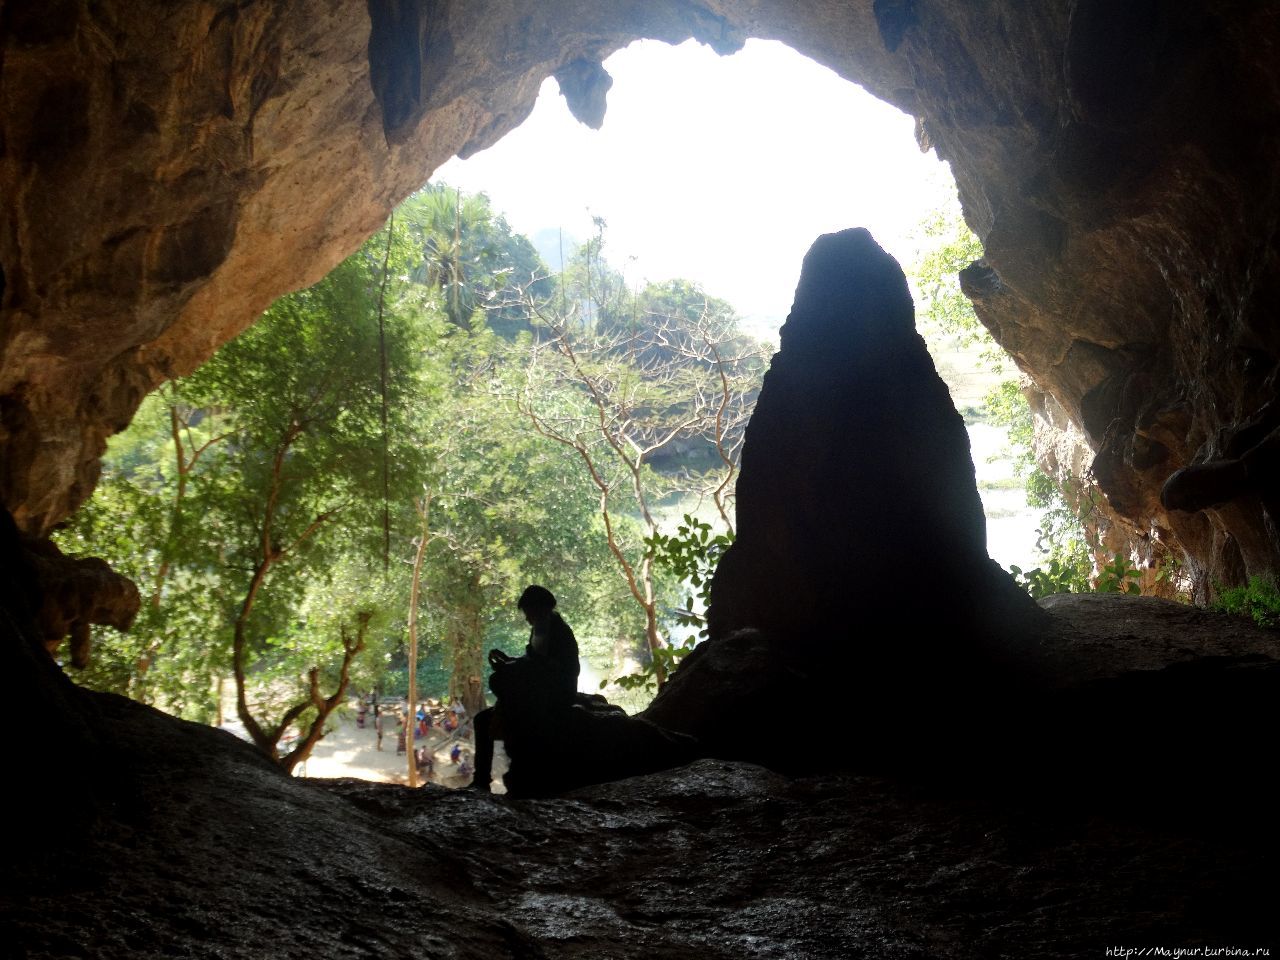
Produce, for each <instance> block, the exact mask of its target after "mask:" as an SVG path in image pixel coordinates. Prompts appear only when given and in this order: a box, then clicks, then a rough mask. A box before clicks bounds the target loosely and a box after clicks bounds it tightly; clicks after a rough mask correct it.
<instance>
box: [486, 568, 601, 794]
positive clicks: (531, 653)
mask: <svg viewBox="0 0 1280 960" xmlns="http://www.w3.org/2000/svg"><path fill="white" fill-rule="evenodd" d="M516 606H518V607H519V608H520V611H521V612H522V613H523V614H524V618H525V619H526V620H527V621H529V626H530V628H531V629H530V631H529V643H528V645H527V646H526V647H525V652H524V656H523V657H515V658H513V657H510V656H508V655H507V654H505V653H503V652H502V651H501V650H496V649H495V650H490V651H489V666H491V667H492V668H493V676H492V677H490V679H489V688H490V689H491V690H493V692H494V694H495V695H496V696H497V698H498V703H497V704H496V705H495V706H493V707H490V708H489V709H487V710H481V711H480V712H479V713H478V714H476V717H475V735H476V772H475V778H474V779H473V780H472V781H471V786H472V787H474V788H475V789H478V790H484V791H486V792H487V791H488V789H489V781H490V779H491V778H492V775H493V743H494V741H495V740H499V739H502V740H505V739H506V738H507V735H508V733H509V732H515V733H516V734H517V735H519V734H520V732H521V731H522V730H524V731H532V730H535V729H538V728H541V727H543V726H545V725H546V723H547V722H548V721H552V722H554V720H555V719H556V717H557V715H559V714H562V713H565V712H567V711H568V709H569V708H570V707H571V706H573V700H574V695H575V694H576V693H577V692H578V670H579V665H578V640H577V638H576V637H574V635H573V631H572V630H571V629H569V625H568V624H567V623H565V622H564V618H563V617H561V616H560V614H558V613H557V612H556V598H555V596H554V595H553V594H552V593H551V591H550V590H548V589H547V588H546V587H540V586H537V585H536V584H535V585H533V586H530V587H527V588H526V589H525V591H524V593H522V594H521V595H520V599H519V601H517V604H516Z"/></svg>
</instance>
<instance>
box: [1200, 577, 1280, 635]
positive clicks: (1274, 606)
mask: <svg viewBox="0 0 1280 960" xmlns="http://www.w3.org/2000/svg"><path fill="white" fill-rule="evenodd" d="M1209 609H1210V610H1218V611H1220V612H1222V613H1231V614H1235V615H1236V616H1240V617H1249V618H1250V619H1252V620H1253V622H1254V623H1256V624H1257V625H1258V626H1260V627H1280V588H1277V586H1276V581H1275V580H1274V579H1271V578H1269V577H1262V576H1253V577H1250V578H1249V582H1248V583H1247V584H1245V585H1244V586H1242V587H1227V588H1222V587H1219V588H1218V598H1217V599H1216V600H1214V601H1213V603H1212V604H1210V606H1209Z"/></svg>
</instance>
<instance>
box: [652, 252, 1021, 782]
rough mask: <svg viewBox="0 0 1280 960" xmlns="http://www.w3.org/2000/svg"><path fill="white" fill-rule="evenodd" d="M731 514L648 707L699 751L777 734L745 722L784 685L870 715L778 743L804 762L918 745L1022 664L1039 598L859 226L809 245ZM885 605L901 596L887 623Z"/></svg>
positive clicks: (894, 273)
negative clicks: (992, 551) (996, 521)
mask: <svg viewBox="0 0 1280 960" xmlns="http://www.w3.org/2000/svg"><path fill="white" fill-rule="evenodd" d="M736 526H737V538H736V540H735V541H734V543H733V545H732V546H731V547H730V548H729V549H728V551H726V553H725V555H724V557H723V558H721V560H720V563H719V565H718V566H717V568H716V572H715V576H714V578H713V580H712V584H711V604H710V607H709V610H708V627H709V632H710V639H709V640H708V641H707V642H706V643H705V644H703V646H702V648H701V649H700V650H698V651H695V652H694V653H693V654H692V655H691V656H690V657H689V659H688V660H687V661H686V663H685V665H684V666H683V667H682V668H681V670H680V671H679V672H678V673H677V676H676V678H675V679H674V680H673V682H672V683H671V684H669V685H668V687H667V688H666V689H664V690H663V691H662V692H661V693H660V694H659V696H658V698H657V700H656V701H655V703H654V704H653V706H652V707H651V708H650V710H649V711H648V712H647V714H646V715H647V716H649V717H650V718H651V719H653V720H655V722H657V723H660V724H663V725H666V726H668V727H671V728H673V729H677V730H681V731H683V732H687V733H690V734H693V735H694V736H696V737H698V738H699V739H700V740H702V741H703V742H704V743H705V744H707V746H708V749H709V750H710V752H711V753H712V754H713V755H716V756H722V757H730V758H739V757H741V758H744V759H749V760H753V761H757V762H769V758H770V757H773V756H778V755H779V754H778V753H777V748H778V747H779V746H782V745H780V744H775V743H773V742H771V741H770V740H769V739H768V738H765V739H762V740H760V741H756V740H744V739H743V738H742V736H741V730H742V729H745V728H747V727H749V726H750V725H751V724H752V723H753V722H754V718H756V717H759V716H762V715H767V714H768V712H770V711H771V710H772V709H773V705H774V704H777V703H795V702H803V703H805V705H806V710H807V711H808V712H809V713H810V714H811V718H810V719H811V722H812V723H813V724H814V725H815V726H816V727H817V728H819V729H825V728H836V727H840V726H848V727H851V728H858V729H861V730H866V729H867V728H869V727H871V726H874V727H875V732H874V733H870V732H868V733H864V734H861V735H857V736H848V737H840V738H838V739H837V740H836V741H835V744H834V745H828V744H823V745H822V746H821V747H818V748H817V755H816V756H815V755H814V751H813V747H814V742H813V741H806V742H804V743H801V744H799V745H797V746H796V747H795V748H792V749H790V750H788V751H786V752H785V753H784V754H783V755H785V756H787V757H788V759H789V760H790V761H792V762H793V763H794V764H795V765H796V766H797V767H798V768H801V769H806V768H807V769H812V768H813V767H814V766H817V765H821V764H822V763H824V762H828V763H829V762H830V761H831V760H832V759H838V761H841V762H843V761H847V760H850V759H853V758H861V759H865V758H866V757H868V756H878V757H883V756H886V755H887V754H894V755H898V756H917V755H919V754H920V751H921V750H927V751H928V752H930V753H932V752H936V749H937V747H936V742H935V741H936V739H937V738H936V737H935V736H934V734H933V732H932V731H933V730H934V729H935V728H936V727H938V726H940V725H944V724H947V723H950V721H947V720H945V719H944V718H946V717H948V716H949V715H950V714H952V713H953V712H954V710H955V708H956V706H957V705H958V704H959V703H962V702H963V703H967V702H968V701H970V700H973V699H978V700H984V699H990V698H993V697H996V696H999V695H1000V694H1001V693H1002V692H1004V691H1008V690H1015V689H1018V688H1020V687H1023V686H1025V684H1026V683H1027V681H1028V680H1029V679H1030V678H1029V677H1028V676H1027V674H1026V671H1025V669H1024V668H1023V667H1022V666H1021V665H1020V663H1021V661H1024V660H1025V659H1026V658H1027V656H1028V655H1029V654H1030V653H1031V652H1032V651H1033V647H1034V643H1035V636H1036V633H1037V631H1038V630H1040V629H1042V628H1043V623H1042V622H1041V620H1042V615H1041V613H1040V611H1039V609H1038V608H1037V607H1036V605H1035V604H1034V603H1033V602H1032V601H1031V599H1030V598H1029V597H1028V596H1027V595H1026V593H1024V592H1023V591H1022V590H1021V589H1020V588H1018V587H1017V586H1016V585H1015V584H1014V583H1013V581H1012V580H1011V579H1010V578H1009V576H1008V575H1007V574H1006V573H1004V571H1002V570H1000V569H999V567H998V566H996V564H995V563H994V562H993V561H992V560H991V559H990V558H989V557H988V556H987V552H986V519H985V517H984V516H983V512H982V502H981V501H980V500H979V498H978V491H977V487H976V485H975V482H974V469H973V461H972V459H971V458H970V455H969V438H968V434H967V433H966V431H965V427H964V422H963V421H962V420H961V418H960V415H959V414H958V413H956V410H955V407H954V406H953V405H952V403H951V397H950V396H949V394H948V393H947V388H946V385H945V384H944V383H943V382H942V380H941V378H939V376H938V374H937V371H936V370H935V369H934V366H933V361H932V359H931V358H930V356H929V352H928V350H927V349H926V347H925V344H924V341H923V340H922V339H921V338H920V336H919V335H918V334H917V333H916V331H915V314H914V309H913V306H912V302H911V295H910V292H909V291H908V289H907V281H906V278H905V277H904V276H903V273H902V270H901V268H900V267H899V266H898V264H897V263H896V262H895V261H894V259H893V258H892V257H890V256H889V255H888V254H887V253H885V252H884V250H882V249H881V248H880V247H879V245H877V244H876V242H875V241H874V240H873V239H872V237H871V235H870V234H869V233H868V232H867V231H866V230H862V229H853V230H845V231H842V232H840V233H836V234H827V235H825V236H823V237H820V238H818V240H817V241H816V242H815V243H814V245H813V247H812V248H811V249H810V251H809V253H808V254H807V255H806V257H805V261H804V266H803V269H802V272H801V275H800V281H799V285H798V286H797V288H796V297H795V303H794V305H793V306H792V309H791V314H790V316H789V317H788V318H787V322H786V324H785V325H784V326H783V328H782V336H781V349H780V350H779V352H778V353H777V354H775V355H774V357H773V360H772V363H771V364H770V367H769V371H768V373H767V374H766V375H765V378H764V384H763V386H762V387H761V390H760V396H759V399H758V400H757V402H756V408H755V412H754V414H753V415H752V418H751V422H750V424H748V426H747V432H746V438H745V441H744V444H743V452H742V472H741V475H740V476H739V479H738V483H737V525H736ZM880 610H904V611H905V610H910V611H911V614H910V617H909V618H908V619H907V620H906V621H905V622H904V623H903V624H901V625H897V626H890V625H889V624H887V623H885V622H884V620H883V618H882V616H881V615H880V614H879V613H878V612H877V611H880ZM744 631H749V632H746V633H744ZM738 661H741V663H739V662H738ZM819 691H820V692H819ZM815 694H817V695H816V696H815ZM951 725H952V726H955V724H954V723H951ZM744 747H754V748H755V752H748V753H745V754H744V753H743V752H742V750H743V749H744Z"/></svg>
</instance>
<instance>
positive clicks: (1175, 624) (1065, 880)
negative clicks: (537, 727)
mask: <svg viewBox="0 0 1280 960" xmlns="http://www.w3.org/2000/svg"><path fill="white" fill-rule="evenodd" d="M1044 647H1045V648H1046V650H1048V651H1051V652H1052V657H1053V659H1054V662H1055V663H1057V664H1059V665H1060V666H1061V667H1062V671H1061V672H1062V675H1063V676H1064V677H1066V678H1068V679H1067V680H1066V681H1065V682H1066V683H1068V684H1073V685H1077V686H1078V685H1080V684H1084V685H1088V684H1089V683H1093V682H1097V681H1105V680H1106V679H1107V678H1109V677H1113V676H1116V675H1118V674H1123V673H1126V672H1131V671H1132V670H1133V669H1134V668H1140V669H1143V670H1147V671H1148V673H1149V675H1152V676H1154V675H1156V674H1158V673H1159V672H1160V671H1159V670H1158V669H1156V668H1158V667H1160V666H1163V665H1165V664H1167V663H1169V662H1170V661H1171V660H1178V659H1180V658H1185V657H1189V656H1191V655H1192V654H1191V653H1190V651H1194V650H1198V649H1208V650H1210V651H1212V652H1215V653H1217V654H1219V655H1221V656H1224V657H1230V658H1231V659H1232V660H1233V661H1235V662H1240V663H1243V662H1244V661H1245V659H1246V658H1247V657H1248V656H1250V655H1251V654H1252V655H1257V654H1259V653H1262V652H1264V651H1267V650H1270V651H1274V650H1275V648H1276V639H1275V634H1274V633H1267V632H1265V631H1261V630H1259V629H1257V628H1255V627H1253V626H1252V625H1251V624H1248V623H1246V622H1243V621H1235V620H1232V619H1231V618H1228V617H1225V616H1222V615H1213V614H1206V613H1204V612H1202V611H1197V610H1194V609H1190V608H1187V607H1180V606H1175V605H1173V604H1164V603H1160V602H1158V601H1142V600H1134V599H1132V598H1126V597H1102V596H1099V597H1062V598H1059V599H1058V600H1057V601H1055V603H1054V605H1053V606H1052V607H1051V608H1050V610H1049V618H1048V621H1047V629H1046V632H1045V635H1044ZM1273 663H1274V661H1273ZM673 682H674V681H673ZM1271 696H1272V697H1274V687H1273V692H1272V694H1271ZM80 697H81V699H83V700H84V701H85V704H84V708H85V709H87V710H90V711H91V712H92V714H93V717H94V720H93V723H94V728H95V733H96V736H97V738H98V748H97V754H96V756H97V757H99V758H102V759H103V760H104V762H101V763H98V764H96V765H95V767H94V768H93V776H92V779H88V778H83V777H81V778H78V779H80V781H81V782H80V789H81V790H84V791H90V792H92V794H93V795H94V797H95V798H96V800H97V802H98V805H97V806H96V808H95V809H96V811H97V814H98V816H97V817H96V819H95V821H94V822H93V824H92V829H91V830H90V829H87V828H86V827H85V826H84V825H81V826H78V827H75V828H73V829H66V827H65V824H62V823H60V824H59V825H60V826H61V827H63V828H62V829H58V830H52V831H49V832H48V833H44V834H41V836H40V837H39V839H38V842H37V843H33V844H30V845H27V846H26V847H25V848H23V849H18V850H15V849H13V844H14V841H15V840H16V839H20V838H22V837H23V836H26V837H31V835H32V833H33V831H32V830H31V829H27V830H18V831H15V830H12V829H11V830H8V831H6V832H5V837H4V840H5V843H6V844H7V845H8V846H7V847H6V849H5V850H4V851H3V856H4V863H5V869H4V870H3V871H0V938H3V940H0V942H3V943H4V945H5V946H4V949H5V950H6V951H8V952H9V953H10V954H11V955H14V956H22V957H26V958H29V960H45V958H62V957H67V956H78V955H85V954H87V955H92V956H94V957H96V958H101V960H112V958H126V957H127V958H130V960H132V958H136V957H152V956H174V955H176V956H186V957H197V958H201V957H215V956H216V957H221V958H246V960H249V958H254V960H256V958H260V957H262V956H263V955H264V953H270V954H271V955H275V956H307V957H312V958H330V957H333V958H337V957H350V956H378V957H385V958H399V957H405V958H408V957H415V958H416V957H456V958H472V957H474V958H484V960H493V958H508V957H509V958H516V960H527V958H536V957H547V958H553V957H565V958H572V957H581V958H583V960H588V958H590V960H595V958H598V957H604V956H607V957H617V958H632V957H634V958H637V960H639V958H649V957H691V956H698V957H710V958H725V960H729V958H735V960H736V958H739V957H744V956H746V957H814V958H831V960H836V958H841V960H842V958H846V957H856V956H876V957H901V958H925V957H930V958H964V960H986V958H989V957H995V956H1035V957H1044V958H1049V957H1063V958H1068V957H1069V958H1077V957H1081V956H1089V955H1092V954H1097V953H1101V952H1103V951H1104V950H1105V948H1106V947H1107V946H1114V945H1166V946H1171V947H1174V946H1176V947H1195V946H1201V945H1221V946H1236V947H1242V948H1243V947H1258V946H1264V945H1272V946H1274V945H1275V935H1276V932H1277V931H1276V926H1275V914H1274V903H1275V901H1276V896H1277V894H1278V893H1280V890H1277V882H1276V877H1275V869H1274V868H1275V857H1276V853H1277V849H1278V843H1280V838H1278V837H1277V833H1276V829H1275V819H1274V816H1273V815H1272V814H1273V811H1271V810H1270V798H1271V796H1272V795H1271V794H1270V793H1269V792H1268V791H1265V790H1263V789H1261V787H1260V785H1259V783H1258V779H1259V778H1258V777H1250V776H1249V775H1248V771H1247V769H1242V770H1241V771H1240V772H1239V773H1237V774H1236V775H1233V776H1230V777H1223V778H1214V779H1212V780H1208V781H1201V780H1199V779H1198V771H1197V769H1196V767H1195V766H1194V765H1192V764H1191V763H1189V762H1187V761H1185V760H1183V761H1180V762H1178V763H1177V764H1176V765H1175V766H1174V767H1173V768H1171V769H1163V770H1160V771H1157V772H1158V773H1159V775H1158V776H1155V777H1148V776H1147V774H1149V773H1150V771H1145V770H1144V771H1142V776H1141V777H1137V776H1133V777H1125V778H1121V779H1104V778H1091V779H1088V780H1082V778H1081V777H1080V775H1079V773H1080V767H1079V766H1078V765H1076V764H1075V763H1073V764H1072V765H1071V766H1070V767H1066V766H1064V767H1062V768H1061V769H1060V771H1059V775H1058V776H1057V778H1056V780H1052V781H1050V787H1051V788H1048V789H1042V787H1041V785H1040V784H1039V783H1034V782H1031V780H1030V779H1029V778H1028V777H1027V773H1028V770H1029V764H1028V762H1027V761H1029V760H1034V759H1036V758H1037V757H1039V758H1040V759H1042V760H1044V762H1045V765H1046V766H1048V767H1050V768H1052V767H1053V766H1054V764H1055V763H1056V760H1055V759H1054V758H1051V757H1050V755H1049V753H1048V749H1049V744H1048V743H1044V744H1043V745H1042V750H1043V752H1042V753H1040V754H1036V753H1035V752H1029V753H1027V754H1026V755H1025V756H1024V757H1021V758H1019V760H1018V761H1017V762H1016V763H1014V764H1011V765H1010V766H1009V767H1008V769H1007V770H1006V772H1005V774H1004V775H1003V777H1002V778H1000V779H997V780H992V781H990V782H989V783H987V784H985V785H984V784H974V783H972V782H967V783H966V782H957V781H954V780H951V779H949V778H947V779H942V780H930V779H929V778H927V777H926V778H914V779H903V778H885V777H881V776H867V775H853V774H850V773H840V774H828V775H823V776H812V777H806V778H800V779H795V778H788V777H784V776H781V775H778V774H776V773H771V772H769V771H767V770H765V769H763V768H761V767H758V766H754V765H749V764H742V763H732V762H724V761H699V762H698V763H695V764H693V765H692V766H688V767H683V768H680V769H677V770H672V771H668V772H666V773H661V774H655V775H651V776H647V777H642V778H637V779H632V780H628V781H625V782H622V783H615V784H610V785H606V786H598V787H592V788H588V789H585V790H581V791H578V792H576V793H573V794H571V795H568V796H565V797H562V798H558V799H551V800H510V799H503V798H499V797H478V796H476V795H474V794H471V793H469V792H454V793H451V792H449V791H445V790H442V789H439V788H434V787H432V788H425V789H421V790H416V791H415V790H410V789H408V788H405V787H395V786H387V785H375V784H367V783H359V782H354V781H329V782H325V781H308V780H299V779H290V778H288V777H286V776H285V775H283V774H282V773H281V771H280V770H279V769H278V768H276V767H275V766H273V765H272V764H270V763H269V762H267V761H266V760H264V759H263V758H262V757H261V755H260V754H258V753H257V752H256V751H255V750H254V749H253V748H252V747H250V746H249V745H248V744H244V743H241V742H240V741H237V740H235V739H233V738H232V737H230V736H229V735H226V734H223V733H221V732H218V731H213V730H209V729H207V728H203V727H199V726H196V725H193V724H188V723H181V722H178V721H175V720H173V719H172V718H169V717H165V716H162V715H161V714H158V713H156V712H155V711H153V710H150V709H149V708H146V707H141V706H139V705H137V704H133V703H130V702H128V701H125V700H122V699H119V698H115V697H104V696H97V695H84V694H81V695H80ZM1270 702H1272V703H1273V702H1274V699H1272V700H1271V701H1270ZM1261 705H1265V704H1260V706H1261ZM1215 706H1220V704H1215ZM1179 709H1180V710H1181V711H1182V712H1183V713H1184V714H1187V715H1189V716H1202V715H1203V714H1201V707H1200V705H1198V704H1197V703H1196V701H1194V700H1187V701H1184V702H1182V703H1181V704H1180V705H1179ZM1228 719H1230V720H1232V721H1235V720H1236V719H1238V718H1237V717H1230V718H1228ZM1008 722H1009V723H1010V724H1014V723H1019V722H1024V720H1023V718H1021V717H1016V716H1011V717H1010V718H1009V719H1008ZM770 724H778V725H780V726H783V727H784V728H787V729H788V730H789V731H790V733H791V739H792V740H793V741H794V740H795V739H798V738H800V737H803V736H806V735H808V734H809V732H810V731H809V730H808V728H806V727H805V725H804V714H803V711H802V710H799V709H795V708H792V710H791V711H790V713H789V714H788V715H784V716H781V717H778V716H770V717H760V718H757V720H756V722H755V724H754V725H753V726H752V728H751V729H750V730H749V731H747V733H748V734H749V735H755V734H758V733H760V734H767V733H768V727H769V725H770ZM1150 732H1151V733H1152V734H1153V735H1155V736H1157V737H1158V733H1159V731H1150ZM1239 732H1240V731H1239V730H1237V733H1239ZM1269 735H1270V731H1268V736H1269ZM1152 742H1155V743H1159V742H1160V741H1159V740H1158V739H1153V741H1152ZM1130 746H1135V745H1128V744H1126V747H1130ZM1136 746H1138V747H1139V748H1140V750H1142V751H1145V750H1147V749H1149V747H1150V744H1149V743H1142V744H1138V745H1136ZM1170 746H1171V747H1175V748H1176V747H1181V746H1182V744H1180V743H1177V742H1172V743H1170ZM1270 755H1271V754H1270V752H1268V753H1265V754H1262V756H1267V757H1269V756H1270ZM1135 756H1141V754H1135ZM88 759H93V756H91V757H89V758H88ZM1256 767H1257V765H1255V769H1256ZM1191 792H1198V793H1199V797H1198V798H1192V799H1191V800H1190V802H1189V800H1188V798H1189V796H1190V793H1191ZM1206 794H1207V795H1208V796H1209V797H1210V798H1211V800H1212V802H1211V803H1210V804H1209V805H1208V806H1203V805H1202V802H1203V801H1204V798H1205V795H1206ZM12 816H13V814H12V813H11V814H10V817H12ZM43 822H45V821H43V820H37V819H30V818H29V819H27V820H25V821H23V823H24V824H26V825H27V826H28V828H30V827H31V826H33V825H35V824H37V823H43Z"/></svg>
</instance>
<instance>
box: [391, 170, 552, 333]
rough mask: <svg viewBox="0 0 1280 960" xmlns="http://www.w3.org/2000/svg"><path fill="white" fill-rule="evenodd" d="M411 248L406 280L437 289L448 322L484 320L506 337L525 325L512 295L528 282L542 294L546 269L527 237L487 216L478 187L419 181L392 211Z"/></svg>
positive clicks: (461, 324)
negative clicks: (468, 189) (467, 189)
mask: <svg viewBox="0 0 1280 960" xmlns="http://www.w3.org/2000/svg"><path fill="white" fill-rule="evenodd" d="M397 215H398V216H399V217H400V218H401V220H402V221H403V222H404V223H405V225H406V228H407V230H408V234H409V237H410V240H411V243H412V246H413V254H412V266H413V272H412V274H411V276H412V279H413V280H415V281H416V282H418V283H420V284H423V285H425V286H427V287H429V288H431V289H433V290H438V291H439V292H440V293H441V298H442V305H443V308H444V310H445V314H446V316H447V317H448V319H449V321H450V322H451V323H453V324H454V325H455V326H459V327H464V328H467V329H470V328H471V327H472V326H473V325H474V324H475V323H479V322H483V323H486V324H488V325H489V326H490V327H491V328H492V329H494V330H495V331H496V332H498V333H499V334H500V335H502V336H504V337H507V338H508V339H510V338H511V337H513V336H515V334H516V333H518V332H520V331H521V330H527V329H528V317H527V315H526V314H525V313H524V312H523V311H522V310H520V309H519V307H518V300H517V298H516V297H515V296H514V295H513V294H514V291H515V290H517V289H518V288H520V287H530V288H532V289H534V290H535V291H536V292H537V294H538V295H539V296H547V295H549V293H550V282H549V280H548V279H547V268H546V266H545V265H544V264H543V263H542V260H541V258H540V257H539V256H538V253H537V251H536V250H534V248H533V244H532V243H530V242H529V240H528V238H527V237H524V236H521V235H520V234H517V233H514V232H513V231H512V230H511V227H510V226H509V225H508V224H507V221H506V219H505V218H504V217H502V216H500V215H498V214H495V213H494V211H493V208H492V205H491V203H490V201H489V198H488V197H487V196H486V195H485V194H483V193H477V194H471V195H470V196H465V195H463V194H462V192H461V191H459V190H457V189H455V188H453V187H449V186H446V185H444V184H427V185H426V186H425V187H423V188H422V189H421V190H419V191H418V192H417V193H415V194H414V195H413V196H411V197H410V198H409V199H408V200H406V201H405V202H404V203H403V204H401V206H400V208H399V209H398V210H397Z"/></svg>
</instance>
